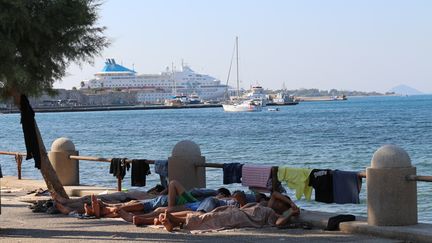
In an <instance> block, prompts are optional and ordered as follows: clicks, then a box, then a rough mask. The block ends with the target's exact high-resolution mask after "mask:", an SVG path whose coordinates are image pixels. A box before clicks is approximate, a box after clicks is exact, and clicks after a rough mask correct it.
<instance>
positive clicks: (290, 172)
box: [278, 166, 312, 200]
mask: <svg viewBox="0 0 432 243" xmlns="http://www.w3.org/2000/svg"><path fill="white" fill-rule="evenodd" d="M311 171H312V169H304V168H290V167H284V166H280V167H279V168H278V180H279V181H285V183H286V184H287V186H288V187H289V188H290V189H294V190H296V198H297V199H300V198H301V197H302V196H303V195H304V196H305V198H306V200H310V199H311V196H312V187H310V186H309V175H310V172H311Z"/></svg>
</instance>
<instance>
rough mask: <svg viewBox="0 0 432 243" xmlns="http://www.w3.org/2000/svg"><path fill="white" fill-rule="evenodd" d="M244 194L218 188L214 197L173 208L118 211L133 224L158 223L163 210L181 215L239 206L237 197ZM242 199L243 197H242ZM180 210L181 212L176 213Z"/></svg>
mask: <svg viewBox="0 0 432 243" xmlns="http://www.w3.org/2000/svg"><path fill="white" fill-rule="evenodd" d="M242 196H244V195H243V194H237V193H234V194H233V195H232V196H231V195H230V193H229V190H228V189H225V188H220V189H219V190H218V195H216V196H214V197H207V198H205V199H204V200H202V201H196V202H192V203H186V204H184V205H183V206H175V207H174V208H171V209H169V208H168V207H160V208H157V209H155V210H154V211H153V212H150V213H147V214H140V215H136V214H133V213H127V212H125V211H123V210H120V211H119V214H120V217H122V218H123V219H124V220H126V221H128V222H132V223H133V224H135V225H137V226H139V225H150V224H158V223H160V222H159V221H158V216H159V215H160V214H161V213H164V212H170V213H173V214H174V212H175V214H174V215H180V216H183V215H184V214H186V213H196V214H203V213H207V212H210V211H212V210H213V209H215V208H217V207H221V206H227V205H232V206H236V207H239V206H240V204H239V202H238V200H239V198H240V197H242ZM243 200H244V199H243ZM177 212H181V213H177Z"/></svg>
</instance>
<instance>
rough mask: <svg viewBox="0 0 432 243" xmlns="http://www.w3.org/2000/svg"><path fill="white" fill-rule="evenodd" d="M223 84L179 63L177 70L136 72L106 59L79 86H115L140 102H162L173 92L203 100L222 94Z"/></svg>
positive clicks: (104, 87) (99, 87)
mask: <svg viewBox="0 0 432 243" xmlns="http://www.w3.org/2000/svg"><path fill="white" fill-rule="evenodd" d="M226 88H227V86H226V85H222V84H221V81H220V80H218V79H216V78H214V77H211V76H209V75H207V74H199V73H196V72H194V71H193V70H192V69H191V68H190V67H188V66H187V65H183V64H182V68H181V70H180V71H177V70H169V68H167V69H166V70H165V71H164V72H161V73H159V74H137V73H136V72H135V71H134V70H130V69H128V68H126V67H123V66H121V65H119V64H117V63H116V62H115V60H114V59H107V60H106V62H105V66H104V68H103V69H102V71H101V72H98V73H96V74H95V78H94V79H91V80H85V81H83V82H81V89H117V90H125V89H127V90H130V91H136V92H137V101H138V102H140V103H163V102H164V101H165V100H167V99H171V98H172V97H173V96H175V95H187V96H188V95H191V94H195V95H198V96H199V97H200V98H201V99H203V100H217V99H221V98H223V96H224V94H225V92H226Z"/></svg>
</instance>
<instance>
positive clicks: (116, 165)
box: [109, 158, 130, 180]
mask: <svg viewBox="0 0 432 243" xmlns="http://www.w3.org/2000/svg"><path fill="white" fill-rule="evenodd" d="M129 168H130V164H128V163H126V158H123V159H122V158H113V159H111V164H110V169H109V173H110V174H113V176H115V177H116V178H119V179H122V180H123V178H124V177H125V175H126V170H129Z"/></svg>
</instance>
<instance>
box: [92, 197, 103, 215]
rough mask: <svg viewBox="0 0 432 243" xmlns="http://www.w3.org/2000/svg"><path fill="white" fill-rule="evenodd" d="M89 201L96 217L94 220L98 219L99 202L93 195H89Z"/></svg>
mask: <svg viewBox="0 0 432 243" xmlns="http://www.w3.org/2000/svg"><path fill="white" fill-rule="evenodd" d="M91 201H92V209H93V212H94V215H95V216H96V218H100V216H101V213H100V205H99V201H98V199H97V198H96V196H95V195H94V194H92V195H91Z"/></svg>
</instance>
